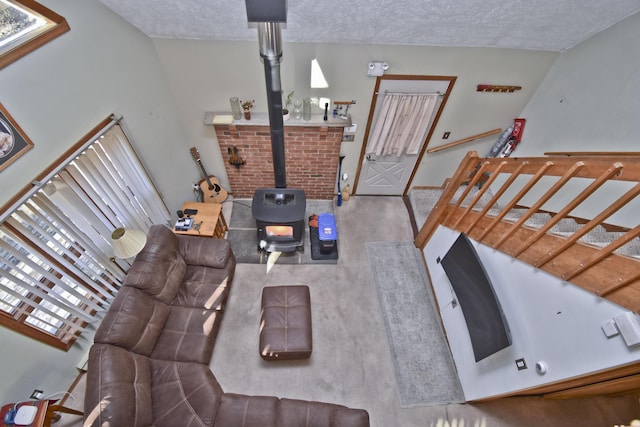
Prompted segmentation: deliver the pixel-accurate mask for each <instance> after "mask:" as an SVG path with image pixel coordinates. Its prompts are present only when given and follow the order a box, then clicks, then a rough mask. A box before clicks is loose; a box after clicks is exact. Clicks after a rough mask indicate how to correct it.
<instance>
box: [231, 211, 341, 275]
mask: <svg viewBox="0 0 640 427" xmlns="http://www.w3.org/2000/svg"><path fill="white" fill-rule="evenodd" d="M251 202H252V201H251V199H237V200H234V201H233V209H232V210H231V218H230V220H229V223H228V227H229V231H228V232H227V240H229V243H231V249H232V250H233V254H234V255H235V257H236V262H238V263H241V264H267V260H268V259H267V258H268V255H267V254H265V253H264V252H261V251H258V242H257V239H258V237H257V230H256V221H255V220H254V219H253V214H252V213H251ZM321 213H333V202H332V201H331V200H307V209H306V215H305V224H306V227H305V228H306V230H305V236H304V252H300V251H295V252H288V253H281V254H279V255H278V257H277V259H276V260H275V263H276V264H337V263H338V256H337V246H336V251H335V254H329V255H327V256H324V255H323V254H320V255H318V251H317V250H316V251H312V248H311V243H310V232H309V230H308V225H309V223H308V218H309V217H310V216H311V215H312V214H321ZM338 231H339V230H338ZM338 239H339V237H338ZM339 243H340V241H339V240H338V242H337V243H336V245H339ZM312 255H313V256H312Z"/></svg>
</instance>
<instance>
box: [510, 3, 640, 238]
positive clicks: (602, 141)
mask: <svg viewBox="0 0 640 427" xmlns="http://www.w3.org/2000/svg"><path fill="white" fill-rule="evenodd" d="M638 40H640V13H636V14H635V15H633V16H631V17H629V18H627V19H625V20H623V21H621V22H619V23H618V24H616V25H614V26H613V27H611V28H609V29H607V30H606V31H604V32H602V33H600V34H598V35H596V36H594V37H591V38H590V39H588V40H586V41H584V42H583V43H581V44H579V45H577V46H575V47H573V48H571V49H569V50H568V51H566V52H564V53H562V54H561V55H560V56H559V57H558V60H557V61H556V62H555V63H554V65H553V67H552V68H551V70H550V71H549V73H548V74H547V75H546V77H545V79H544V81H543V82H542V84H541V85H540V87H539V88H538V90H537V91H536V93H535V94H534V95H533V97H532V98H531V101H530V102H529V103H528V104H527V106H526V107H525V108H524V110H523V112H522V117H525V118H526V119H527V124H526V126H525V130H524V135H523V140H522V143H521V144H520V145H519V146H518V148H517V150H516V152H515V155H516V156H518V157H527V156H542V155H543V154H544V153H545V152H548V151H632V152H638V151H639V148H638V147H639V145H638V142H639V141H640V127H639V126H638V113H639V112H640V96H639V94H640V43H638ZM568 188H572V189H577V188H578V187H575V186H568ZM629 188H630V186H629V185H614V184H612V183H609V184H608V185H607V187H606V188H604V189H602V190H601V191H599V192H598V193H596V194H594V195H593V196H591V197H590V198H589V199H588V200H587V201H586V202H584V203H583V204H581V205H580V206H579V207H578V208H577V209H575V210H574V211H573V212H572V213H571V215H574V216H578V217H583V218H592V217H593V216H595V215H596V214H598V213H600V211H601V210H602V209H603V208H604V207H605V206H608V205H609V204H610V203H611V202H612V196H613V195H616V197H619V196H621V195H622V194H623V193H624V192H626V191H627V190H628V189H629ZM576 194H577V192H576ZM566 201H567V200H566V199H564V198H562V197H559V198H555V199H554V200H551V201H549V202H548V203H547V204H545V205H544V206H543V209H547V210H550V211H555V212H557V211H559V210H560V209H562V208H563V207H564V206H566ZM532 203H534V199H532V198H525V200H524V201H523V204H528V205H531V204H532ZM639 210H640V198H636V200H634V201H633V202H631V203H630V204H629V205H627V206H626V207H625V208H624V209H622V210H620V211H619V212H617V213H616V214H614V215H613V216H612V217H610V218H609V219H607V220H606V222H607V223H610V224H616V225H620V226H623V227H628V228H633V227H635V226H636V225H637V224H638V214H637V213H638V211H639Z"/></svg>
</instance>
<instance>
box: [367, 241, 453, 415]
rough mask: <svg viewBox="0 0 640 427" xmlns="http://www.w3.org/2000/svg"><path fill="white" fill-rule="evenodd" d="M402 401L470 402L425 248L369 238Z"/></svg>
mask: <svg viewBox="0 0 640 427" xmlns="http://www.w3.org/2000/svg"><path fill="white" fill-rule="evenodd" d="M367 255H368V257H369V263H370V265H371V271H372V274H373V282H374V286H375V289H376V293H377V296H378V302H379V306H380V310H381V312H382V317H383V319H384V325H385V332H386V335H387V341H388V343H389V349H390V351H391V359H392V360H393V368H394V373H395V378H396V384H397V386H398V393H399V398H400V403H401V406H402V407H411V406H428V405H442V404H448V403H462V402H464V401H465V400H464V394H463V393H462V387H461V386H460V382H459V380H458V375H457V373H456V369H455V365H454V362H453V358H452V356H451V352H450V350H449V347H448V345H447V342H446V340H445V337H444V332H443V330H442V326H441V324H440V319H439V317H438V314H437V312H436V305H435V303H434V299H433V294H432V292H431V287H430V285H429V282H428V278H427V273H426V270H425V267H424V263H423V261H422V259H421V255H420V252H419V251H418V249H416V248H415V246H414V245H413V243H412V242H409V241H406V242H373V243H371V242H370V243H367Z"/></svg>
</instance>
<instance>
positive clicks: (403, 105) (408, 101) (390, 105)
mask: <svg viewBox="0 0 640 427" xmlns="http://www.w3.org/2000/svg"><path fill="white" fill-rule="evenodd" d="M439 96H440V95H439V94H437V93H435V94H431V93H428V94H393V93H390V94H385V95H384V99H383V100H382V106H381V107H380V113H379V114H378V119H377V120H376V124H375V126H374V129H373V132H372V134H371V137H370V138H369V142H368V143H367V154H376V155H378V156H388V155H391V154H395V155H396V156H398V157H400V156H402V155H404V154H410V155H416V154H418V152H419V151H420V147H421V145H422V143H423V142H424V139H425V136H426V133H427V129H428V128H429V123H431V117H432V116H433V112H434V111H435V109H436V106H437V104H438V97H439Z"/></svg>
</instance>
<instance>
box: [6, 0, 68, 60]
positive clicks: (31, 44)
mask: <svg viewBox="0 0 640 427" xmlns="http://www.w3.org/2000/svg"><path fill="white" fill-rule="evenodd" d="M17 2H18V3H20V4H21V5H23V6H25V7H27V8H29V9H31V10H33V11H34V12H37V13H39V14H40V15H42V16H44V17H46V18H48V19H50V20H51V21H53V22H54V23H55V25H54V26H53V27H51V28H50V29H49V30H47V31H45V32H43V33H42V34H39V35H37V36H36V37H33V38H31V39H30V40H28V41H26V42H24V43H21V44H19V45H18V46H16V47H15V48H13V49H11V50H10V51H8V52H5V53H4V54H2V55H1V56H0V69H2V68H4V67H6V66H7V65H10V64H12V63H14V62H15V61H17V60H18V59H20V58H22V57H23V56H25V55H27V54H29V53H31V52H33V51H34V50H36V49H38V48H39V47H41V46H43V45H45V44H47V43H49V42H50V41H52V40H54V39H55V38H57V37H59V36H61V35H62V34H64V33H66V32H67V31H69V29H70V28H69V24H68V23H67V20H66V19H65V18H64V17H62V16H60V15H58V14H57V13H55V12H54V11H52V10H51V9H49V8H46V7H45V6H43V5H41V4H40V3H38V2H36V1H35V0H17Z"/></svg>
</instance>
